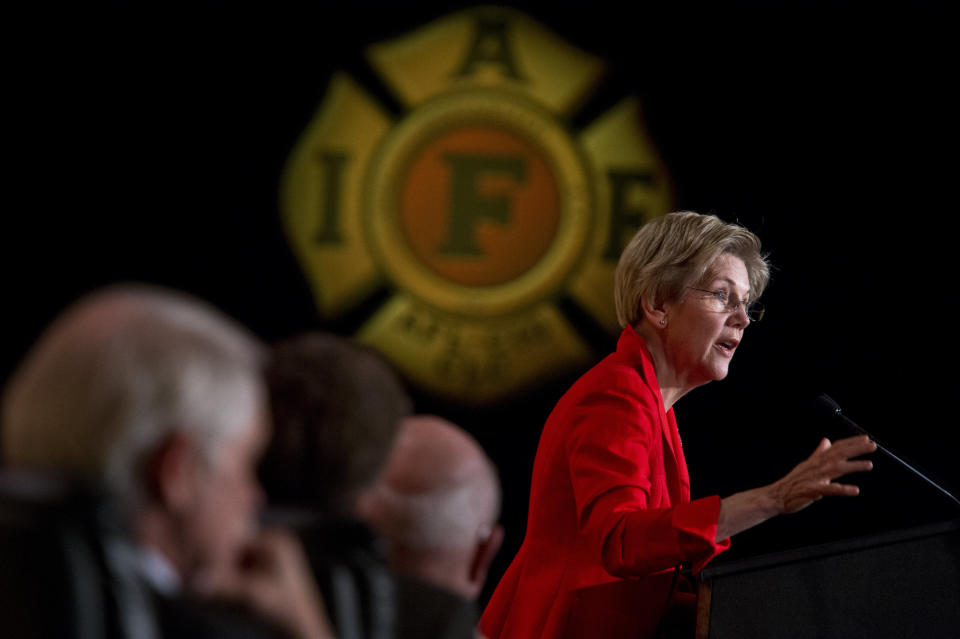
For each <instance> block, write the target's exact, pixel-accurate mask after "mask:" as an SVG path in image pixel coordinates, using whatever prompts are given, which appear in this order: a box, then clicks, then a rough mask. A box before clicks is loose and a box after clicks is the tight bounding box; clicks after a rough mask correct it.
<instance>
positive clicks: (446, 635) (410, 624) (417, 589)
mask: <svg viewBox="0 0 960 639" xmlns="http://www.w3.org/2000/svg"><path fill="white" fill-rule="evenodd" d="M397 609H398V616H397V639H473V638H474V631H475V629H476V627H477V621H479V619H480V611H479V610H478V609H477V607H476V605H474V603H473V602H472V601H468V600H467V599H464V598H463V597H461V596H459V595H458V594H456V593H454V592H451V591H449V590H446V589H444V588H439V587H437V586H434V585H433V584H430V583H427V582H426V581H422V580H420V579H416V578H414V577H406V576H400V577H398V584H397Z"/></svg>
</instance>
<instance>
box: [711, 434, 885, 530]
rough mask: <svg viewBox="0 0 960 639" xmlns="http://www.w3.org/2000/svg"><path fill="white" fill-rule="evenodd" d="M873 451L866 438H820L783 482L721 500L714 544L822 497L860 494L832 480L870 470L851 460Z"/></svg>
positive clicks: (864, 461)
mask: <svg viewBox="0 0 960 639" xmlns="http://www.w3.org/2000/svg"><path fill="white" fill-rule="evenodd" d="M876 449H877V445H876V444H875V443H873V442H872V441H870V439H869V438H868V437H867V436H866V435H858V436H856V437H848V438H846V439H840V440H837V441H836V442H831V441H830V440H829V439H823V440H822V441H821V442H820V445H819V446H817V448H816V450H814V451H813V454H812V455H810V457H808V458H807V459H806V460H804V461H802V462H800V463H799V464H797V467H796V468H794V469H793V470H791V471H790V472H789V473H787V475H786V477H784V478H783V479H780V480H778V481H775V482H774V483H772V484H770V485H769V486H763V487H762V488H754V489H752V490H747V491H744V492H742V493H737V494H735V495H731V496H729V497H727V498H725V499H723V500H722V501H721V502H720V514H719V516H718V518H717V533H716V539H717V541H718V542H719V541H722V540H724V539H727V538H728V537H731V536H733V535H735V534H737V533H739V532H742V531H744V530H747V529H748V528H752V527H754V526H756V525H757V524H759V523H761V522H763V521H766V520H767V519H769V518H771V517H775V516H776V515H782V514H786V513H795V512H797V511H798V510H803V509H804V508H806V507H807V506H809V505H810V504H812V503H813V502H815V501H817V500H818V499H820V498H822V497H825V496H832V495H837V496H846V497H853V496H856V495H858V494H860V489H859V488H857V487H856V486H853V485H851V484H838V483H834V481H833V480H835V479H838V478H840V477H843V476H844V475H849V474H850V473H857V472H863V471H867V470H870V469H871V468H873V462H871V461H869V460H867V459H854V457H858V456H860V455H865V454H867V453H872V452H873V451H875V450H876Z"/></svg>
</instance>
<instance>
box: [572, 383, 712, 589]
mask: <svg viewBox="0 0 960 639" xmlns="http://www.w3.org/2000/svg"><path fill="white" fill-rule="evenodd" d="M631 373H632V371H631ZM610 382H611V383H610V384H609V385H604V386H603V387H602V388H595V389H594V390H593V391H591V392H588V393H587V394H585V395H584V397H583V398H582V399H581V401H580V402H578V403H577V405H576V406H575V407H574V408H573V409H572V411H573V414H572V416H571V417H572V427H571V431H570V436H569V439H568V440H567V450H566V454H567V459H568V462H569V471H570V478H571V481H572V484H573V490H574V498H575V501H576V508H577V519H578V525H579V528H580V531H581V533H582V534H583V535H584V537H586V539H587V540H588V543H589V544H590V546H591V548H590V552H591V553H596V554H595V556H597V555H599V558H600V559H601V561H602V564H603V566H604V568H605V569H606V570H607V572H609V573H611V574H612V575H615V576H617V577H631V576H632V577H639V576H644V575H649V574H653V573H656V572H660V571H663V570H667V569H669V568H671V567H673V566H675V565H677V564H679V563H681V562H683V561H689V562H692V564H693V567H694V570H695V571H699V570H701V569H702V568H703V567H704V566H705V565H706V564H707V562H709V561H710V559H712V558H713V557H714V556H715V555H717V554H718V553H720V552H722V551H723V550H725V549H726V548H727V547H728V546H729V541H728V540H726V541H723V542H721V543H719V544H717V543H715V542H714V538H715V537H716V529H717V519H718V517H719V514H720V498H719V497H718V496H712V497H706V498H703V499H698V500H695V501H692V502H686V503H680V504H673V505H672V506H670V507H668V508H657V507H652V504H651V498H650V497H651V488H652V486H653V483H654V482H655V481H659V480H660V478H657V477H654V476H653V475H652V474H653V472H655V471H653V470H652V469H653V468H659V467H660V466H661V464H660V463H658V462H659V458H660V457H662V455H663V452H662V451H663V448H662V446H663V444H662V441H661V437H662V435H661V433H660V430H659V428H657V423H658V412H659V407H658V405H657V402H656V400H655V398H654V397H653V395H652V393H651V391H650V389H649V388H647V387H646V386H645V385H644V384H643V382H642V380H640V379H639V378H638V377H637V376H636V374H635V373H632V374H628V375H619V376H616V377H614V379H611V380H610ZM652 462H656V463H652ZM657 472H659V471H657Z"/></svg>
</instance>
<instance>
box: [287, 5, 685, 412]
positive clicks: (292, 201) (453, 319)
mask: <svg viewBox="0 0 960 639" xmlns="http://www.w3.org/2000/svg"><path fill="white" fill-rule="evenodd" d="M367 54H368V60H369V62H370V64H371V65H372V66H373V68H374V70H375V71H376V72H377V73H378V74H379V75H380V76H381V77H382V78H383V79H384V80H385V82H386V83H387V85H388V86H389V87H390V88H391V89H392V90H393V91H394V93H395V94H396V96H397V97H398V99H399V102H400V103H401V104H402V106H403V108H404V109H405V110H406V111H405V113H404V114H402V117H399V118H394V117H393V116H391V115H390V114H389V113H388V112H387V111H386V109H384V108H383V107H381V106H380V105H379V104H378V103H377V102H376V101H375V100H374V99H373V98H371V97H370V96H369V94H368V93H366V92H365V91H364V90H363V89H362V88H361V86H360V85H359V84H358V83H356V82H355V81H353V80H352V79H351V78H350V77H348V76H346V75H343V74H340V75H337V76H335V77H333V78H332V80H331V82H330V86H329V89H328V92H327V95H326V97H325V98H324V101H323V104H322V105H321V107H320V109H319V111H318V112H317V114H316V116H315V117H314V119H313V121H312V122H311V123H310V125H309V127H308V128H307V130H306V131H305V132H304V134H303V136H302V138H301V140H300V141H299V143H298V144H297V146H296V148H295V149H294V151H293V153H292V154H291V157H290V159H289V161H288V165H287V168H286V171H285V175H284V180H283V185H282V194H281V206H282V212H283V216H284V222H285V228H286V231H287V233H288V236H289V239H290V242H291V244H292V246H293V248H294V251H295V253H296V255H297V257H298V258H299V260H300V262H301V264H302V266H303V268H304V270H305V272H306V274H307V277H308V280H309V282H310V284H311V286H312V288H313V292H314V296H315V299H316V303H317V308H318V309H319V312H320V314H321V315H322V316H324V317H327V318H332V317H336V316H338V315H341V314H343V313H346V312H348V311H349V310H351V309H352V308H354V307H355V306H357V305H358V304H360V303H362V302H363V301H364V300H366V299H367V298H368V297H369V296H371V295H373V294H374V292H376V291H378V290H382V289H383V287H385V286H386V287H389V289H390V290H391V291H393V294H392V296H391V297H390V299H389V300H388V301H387V302H386V303H385V304H384V305H383V306H382V307H381V308H379V309H378V310H377V311H376V312H375V313H374V314H373V315H372V316H371V317H370V318H369V320H368V321H366V323H365V324H364V325H363V326H360V327H358V329H357V335H358V337H359V338H360V339H362V340H363V341H365V342H368V343H370V344H373V345H374V346H376V347H377V348H379V349H380V350H381V351H383V352H384V353H385V354H387V356H389V357H390V358H391V359H392V360H393V361H394V362H396V364H397V365H398V366H399V367H400V368H401V369H402V370H403V371H404V372H405V373H406V374H407V375H408V376H409V378H410V379H411V380H412V381H414V382H415V383H417V384H419V385H420V386H422V387H423V388H424V389H426V390H428V391H431V392H433V393H436V394H440V395H444V396H446V397H449V398H453V399H459V400H467V401H473V402H477V401H491V400H495V399H500V398H503V397H505V396H507V395H509V394H510V393H512V392H515V391H517V390H519V389H522V388H523V387H525V386H527V385H529V384H531V383H532V382H534V381H536V380H538V379H541V378H543V377H544V376H547V375H551V374H555V373H557V372H560V371H563V370H569V369H570V368H572V367H578V366H584V365H586V364H588V363H589V362H590V360H591V359H592V358H593V357H594V354H593V353H592V352H591V350H590V348H589V346H588V345H587V344H586V343H585V342H584V341H583V339H582V338H581V337H580V336H579V335H578V333H577V331H576V329H575V328H574V327H573V325H572V324H571V323H570V321H569V320H568V319H567V317H566V316H565V315H564V313H563V312H561V310H560V308H561V307H564V306H569V305H564V304H559V302H560V301H561V300H568V301H569V302H571V303H572V304H576V305H577V306H579V307H580V308H581V309H583V310H584V311H586V313H587V314H588V315H589V316H592V317H593V318H594V319H595V320H596V322H597V323H599V324H600V325H602V326H603V327H605V328H606V329H608V330H609V331H611V332H612V333H613V332H615V331H616V330H617V329H618V327H617V322H616V316H615V312H614V306H613V294H612V289H613V272H614V269H615V267H616V261H617V258H618V256H619V254H620V251H621V249H622V247H623V245H624V242H625V241H626V240H627V239H628V238H629V237H630V236H631V235H632V233H633V232H634V231H635V230H636V228H637V227H639V226H640V225H641V224H642V223H643V222H644V221H645V220H647V219H649V218H650V217H652V216H657V215H662V214H664V213H666V212H667V211H668V210H669V209H670V188H669V183H668V178H667V174H666V171H665V169H664V167H663V166H662V164H661V162H660V160H659V159H658V157H657V155H656V153H655V151H654V149H653V146H652V145H651V144H650V142H649V140H648V138H647V135H646V133H645V131H644V129H643V125H642V121H641V117H640V112H639V103H638V102H637V100H636V99H633V98H626V99H624V100H623V101H621V102H620V103H619V104H617V105H616V106H614V107H613V108H612V109H611V110H610V111H608V112H607V113H605V114H603V115H602V116H600V117H598V118H597V119H595V120H594V121H593V122H592V123H591V124H589V125H588V126H586V127H585V128H583V129H582V130H580V131H577V132H573V131H571V130H570V127H569V126H568V124H567V121H568V119H569V118H570V117H571V116H572V115H573V113H574V112H575V111H576V109H577V108H578V107H579V106H580V105H581V104H582V103H583V101H584V99H585V98H586V97H588V96H589V94H590V92H591V91H592V90H593V89H594V88H595V87H596V85H597V84H598V82H599V81H600V79H601V78H602V75H603V71H604V68H603V67H604V65H603V62H602V61H601V60H599V59H597V58H596V57H594V56H591V55H589V54H586V53H584V52H582V51H579V50H577V49H576V48H574V47H572V46H571V45H569V44H568V43H566V42H564V41H562V40H561V39H559V38H558V37H557V36H555V35H554V34H552V33H550V32H549V31H548V30H546V29H545V28H544V27H542V26H541V25H539V24H537V23H536V22H534V21H533V20H531V19H530V18H528V17H526V16H524V15H523V14H520V13H517V12H515V11H511V10H506V9H492V8H482V9H471V10H467V11H463V12H460V13H457V14H454V15H451V16H449V17H446V18H443V19H441V20H438V21H436V22H434V23H431V24H429V25H427V26H425V27H423V28H421V29H419V30H417V31H415V32H413V33H410V34H408V35H406V36H403V37H400V38H398V39H396V40H393V41H390V42H386V43H382V44H378V45H374V46H372V47H371V48H370V49H369V50H368V52H367Z"/></svg>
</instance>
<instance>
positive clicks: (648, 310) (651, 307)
mask: <svg viewBox="0 0 960 639" xmlns="http://www.w3.org/2000/svg"><path fill="white" fill-rule="evenodd" d="M640 310H641V311H642V312H643V319H645V320H646V321H648V322H650V325H651V326H657V327H664V326H666V325H667V311H666V310H664V308H663V305H662V304H659V305H655V304H652V303H649V302H648V301H647V299H646V298H641V299H640Z"/></svg>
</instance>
